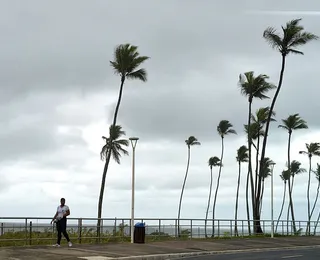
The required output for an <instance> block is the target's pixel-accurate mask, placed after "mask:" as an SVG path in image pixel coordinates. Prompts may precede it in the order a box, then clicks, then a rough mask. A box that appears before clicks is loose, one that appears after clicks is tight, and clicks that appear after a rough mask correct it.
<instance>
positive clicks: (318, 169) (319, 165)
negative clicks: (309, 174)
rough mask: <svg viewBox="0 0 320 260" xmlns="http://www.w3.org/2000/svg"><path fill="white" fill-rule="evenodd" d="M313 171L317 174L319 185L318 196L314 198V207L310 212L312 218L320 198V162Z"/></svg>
mask: <svg viewBox="0 0 320 260" xmlns="http://www.w3.org/2000/svg"><path fill="white" fill-rule="evenodd" d="M313 173H314V174H315V176H316V179H317V182H318V186H317V194H316V198H315V200H314V203H313V207H312V210H311V214H310V215H311V216H310V219H311V218H312V215H313V212H314V209H315V207H316V205H317V201H318V198H319V189H320V164H319V163H317V168H316V170H313Z"/></svg>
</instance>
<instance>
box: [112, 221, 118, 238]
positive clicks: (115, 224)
mask: <svg viewBox="0 0 320 260" xmlns="http://www.w3.org/2000/svg"><path fill="white" fill-rule="evenodd" d="M112 233H113V236H114V237H116V236H117V217H115V218H114V232H112Z"/></svg>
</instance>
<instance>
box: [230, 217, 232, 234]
mask: <svg viewBox="0 0 320 260" xmlns="http://www.w3.org/2000/svg"><path fill="white" fill-rule="evenodd" d="M230 237H232V220H230Z"/></svg>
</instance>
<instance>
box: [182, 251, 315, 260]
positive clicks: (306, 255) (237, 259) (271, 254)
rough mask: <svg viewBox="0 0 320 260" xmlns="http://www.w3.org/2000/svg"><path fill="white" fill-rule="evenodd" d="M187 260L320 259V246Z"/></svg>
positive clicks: (188, 259)
mask: <svg viewBox="0 0 320 260" xmlns="http://www.w3.org/2000/svg"><path fill="white" fill-rule="evenodd" d="M185 259H187V260H286V259H288V260H319V259H320V248H309V249H297V250H295V249H290V250H277V251H263V252H239V253H230V254H228V253H226V254H215V255H206V256H198V257H188V258H185Z"/></svg>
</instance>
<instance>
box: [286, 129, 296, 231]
mask: <svg viewBox="0 0 320 260" xmlns="http://www.w3.org/2000/svg"><path fill="white" fill-rule="evenodd" d="M290 148H291V132H289V137H288V170H289V172H290V176H291V160H290ZM292 178H293V177H292ZM288 184H289V207H290V209H291V220H292V227H293V232H294V233H296V232H297V228H296V223H295V217H294V209H293V200H292V187H290V178H289V181H288ZM292 184H293V183H292Z"/></svg>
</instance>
